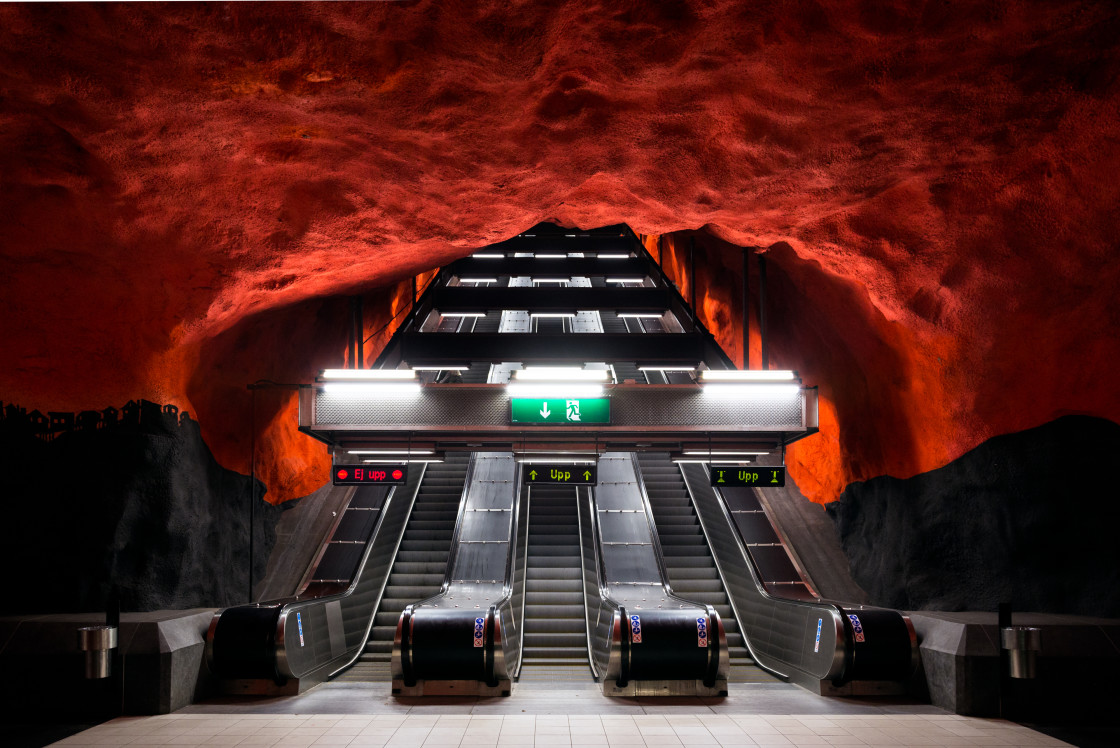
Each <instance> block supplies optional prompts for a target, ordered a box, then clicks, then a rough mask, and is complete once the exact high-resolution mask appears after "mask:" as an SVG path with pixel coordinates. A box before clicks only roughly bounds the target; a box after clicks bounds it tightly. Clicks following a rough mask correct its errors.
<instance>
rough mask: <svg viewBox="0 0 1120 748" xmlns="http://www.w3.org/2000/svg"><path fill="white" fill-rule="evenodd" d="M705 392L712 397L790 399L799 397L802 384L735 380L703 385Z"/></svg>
mask: <svg viewBox="0 0 1120 748" xmlns="http://www.w3.org/2000/svg"><path fill="white" fill-rule="evenodd" d="M702 389H703V391H704V394H705V395H709V396H711V397H739V398H758V399H763V400H789V399H792V398H794V397H797V395H798V393H800V392H801V386H800V385H797V384H786V383H783V382H777V383H775V382H756V383H754V384H738V383H734V382H715V383H711V384H706V385H703V387H702Z"/></svg>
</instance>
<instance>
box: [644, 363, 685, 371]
mask: <svg viewBox="0 0 1120 748" xmlns="http://www.w3.org/2000/svg"><path fill="white" fill-rule="evenodd" d="M638 371H689V372H691V371H696V367H695V366H689V365H688V364H679V365H673V364H666V365H657V366H639V367H638Z"/></svg>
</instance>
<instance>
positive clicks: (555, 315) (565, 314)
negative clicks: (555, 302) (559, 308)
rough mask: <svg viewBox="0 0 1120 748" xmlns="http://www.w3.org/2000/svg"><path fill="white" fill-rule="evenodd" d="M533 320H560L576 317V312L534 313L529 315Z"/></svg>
mask: <svg viewBox="0 0 1120 748" xmlns="http://www.w3.org/2000/svg"><path fill="white" fill-rule="evenodd" d="M529 316H530V317H532V318H533V319H560V318H561V317H574V316H576V313H575V312H533V313H532V314H530V315H529Z"/></svg>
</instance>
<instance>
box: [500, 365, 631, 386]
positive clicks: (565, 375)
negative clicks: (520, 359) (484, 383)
mask: <svg viewBox="0 0 1120 748" xmlns="http://www.w3.org/2000/svg"><path fill="white" fill-rule="evenodd" d="M609 375H610V372H608V371H607V370H606V369H579V368H576V367H574V366H530V367H528V368H525V369H514V370H513V378H514V379H517V380H519V381H525V380H533V381H538V382H539V381H548V382H603V381H605V380H606V379H607V377H608V376H609Z"/></svg>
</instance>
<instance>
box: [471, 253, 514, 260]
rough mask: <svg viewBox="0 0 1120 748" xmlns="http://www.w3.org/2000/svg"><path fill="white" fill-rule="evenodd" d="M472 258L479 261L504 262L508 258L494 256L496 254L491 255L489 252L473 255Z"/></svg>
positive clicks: (498, 255)
mask: <svg viewBox="0 0 1120 748" xmlns="http://www.w3.org/2000/svg"><path fill="white" fill-rule="evenodd" d="M471 257H473V258H475V259H478V260H504V259H505V258H506V256H505V255H504V254H503V255H500V254H494V253H489V252H479V253H476V254H473V255H471Z"/></svg>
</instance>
